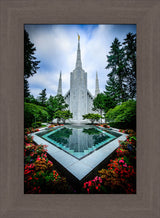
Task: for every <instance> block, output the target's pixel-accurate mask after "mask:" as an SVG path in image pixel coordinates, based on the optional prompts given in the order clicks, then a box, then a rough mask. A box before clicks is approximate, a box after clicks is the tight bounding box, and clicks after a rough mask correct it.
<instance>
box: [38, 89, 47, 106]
mask: <svg viewBox="0 0 160 218" xmlns="http://www.w3.org/2000/svg"><path fill="white" fill-rule="evenodd" d="M39 95H40V96H39V98H38V100H39V102H40V104H41V106H46V101H47V97H46V96H47V93H46V89H43V90H42V92H41V93H39Z"/></svg>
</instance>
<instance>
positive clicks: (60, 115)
mask: <svg viewBox="0 0 160 218" xmlns="http://www.w3.org/2000/svg"><path fill="white" fill-rule="evenodd" d="M69 118H72V113H71V112H70V111H69V110H63V111H61V110H58V111H56V112H55V114H54V116H53V119H57V123H59V121H60V120H62V121H63V122H64V123H65V121H66V120H68V119H69Z"/></svg>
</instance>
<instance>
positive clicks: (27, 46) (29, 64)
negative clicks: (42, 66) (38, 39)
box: [24, 30, 40, 79]
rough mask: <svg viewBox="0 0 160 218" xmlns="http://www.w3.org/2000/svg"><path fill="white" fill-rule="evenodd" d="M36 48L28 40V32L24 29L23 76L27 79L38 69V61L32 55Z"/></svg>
mask: <svg viewBox="0 0 160 218" xmlns="http://www.w3.org/2000/svg"><path fill="white" fill-rule="evenodd" d="M35 51H36V48H35V47H34V44H33V43H32V42H31V41H30V38H29V34H28V33H27V31H26V30H24V78H25V79H27V78H29V77H30V76H33V75H34V74H35V73H36V72H37V70H38V69H39V67H38V64H39V63H40V61H37V60H36V57H35V56H34V54H35Z"/></svg>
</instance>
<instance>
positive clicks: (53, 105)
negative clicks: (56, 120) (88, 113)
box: [47, 95, 68, 119]
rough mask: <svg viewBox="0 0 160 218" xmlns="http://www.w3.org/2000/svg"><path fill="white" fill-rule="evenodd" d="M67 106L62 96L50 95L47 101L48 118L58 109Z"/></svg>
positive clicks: (63, 108)
mask: <svg viewBox="0 0 160 218" xmlns="http://www.w3.org/2000/svg"><path fill="white" fill-rule="evenodd" d="M67 107H68V104H66V102H65V100H64V97H63V96H62V95H56V96H55V97H53V96H50V97H49V99H48V101H47V111H48V113H49V119H52V118H53V115H54V114H55V112H57V111H58V110H65V109H66V108H67Z"/></svg>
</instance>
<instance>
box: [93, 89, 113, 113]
mask: <svg viewBox="0 0 160 218" xmlns="http://www.w3.org/2000/svg"><path fill="white" fill-rule="evenodd" d="M93 106H94V108H93V110H100V112H101V116H102V110H104V112H105V113H106V112H107V111H108V110H109V109H110V108H114V107H115V106H116V102H115V101H114V99H113V98H112V96H109V94H108V93H107V92H105V93H100V94H98V95H97V96H96V98H95V99H94V100H93Z"/></svg>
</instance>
